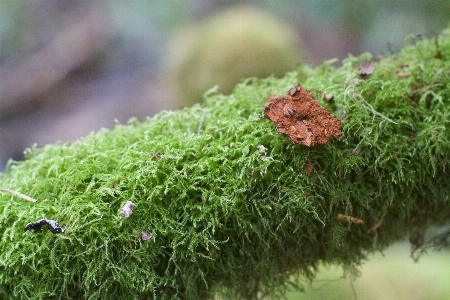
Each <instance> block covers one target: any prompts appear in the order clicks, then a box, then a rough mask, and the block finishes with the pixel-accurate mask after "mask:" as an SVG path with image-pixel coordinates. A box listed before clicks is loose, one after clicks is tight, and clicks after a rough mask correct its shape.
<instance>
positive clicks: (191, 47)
mask: <svg viewBox="0 0 450 300" xmlns="http://www.w3.org/2000/svg"><path fill="white" fill-rule="evenodd" d="M169 49H170V52H169V54H168V56H167V58H166V60H167V63H166V66H168V67H167V70H165V71H166V72H167V77H169V78H173V79H172V80H173V84H172V87H173V88H175V89H176V90H177V94H176V99H177V102H178V103H179V105H180V106H190V105H192V104H194V103H197V102H201V100H202V95H203V93H204V91H206V90H207V89H209V88H211V87H212V86H214V85H218V91H219V92H221V93H224V94H229V93H231V91H232V90H233V87H234V86H235V85H236V84H237V83H238V82H240V81H241V80H243V79H244V78H247V77H250V76H254V77H258V78H264V77H268V76H271V75H273V76H277V77H280V76H282V75H284V74H285V73H286V72H287V71H289V70H292V69H293V68H295V66H298V65H299V64H300V63H301V62H303V61H305V52H304V50H302V46H301V45H300V42H299V38H298V36H297V34H296V32H295V31H294V28H293V27H290V26H288V25H286V24H283V23H282V22H279V21H278V20H276V19H274V17H273V16H271V15H270V14H268V13H265V12H264V11H261V10H259V9H257V8H256V7H250V6H248V7H245V6H240V7H234V8H232V9H229V10H226V11H223V12H221V13H220V14H218V15H216V16H214V17H212V18H211V19H209V20H207V21H205V22H203V23H202V24H201V25H196V26H194V27H189V28H184V29H183V30H182V31H181V32H180V33H179V34H178V36H177V37H176V38H175V39H174V41H172V43H171V44H170V47H169Z"/></svg>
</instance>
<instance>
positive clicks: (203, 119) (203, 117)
mask: <svg viewBox="0 0 450 300" xmlns="http://www.w3.org/2000/svg"><path fill="white" fill-rule="evenodd" d="M204 121H205V112H203V114H202V117H201V118H200V123H199V124H198V128H197V134H196V135H199V134H200V130H201V129H202V126H203V122H204Z"/></svg>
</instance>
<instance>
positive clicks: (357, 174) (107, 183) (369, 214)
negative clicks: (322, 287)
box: [0, 30, 450, 299]
mask: <svg viewBox="0 0 450 300" xmlns="http://www.w3.org/2000/svg"><path fill="white" fill-rule="evenodd" d="M438 41H439V43H438V45H439V46H438V47H439V48H437V47H436V43H435V41H434V40H424V41H421V42H419V43H417V44H416V45H414V46H408V47H406V48H405V49H404V50H403V51H402V52H401V53H399V54H398V55H396V56H392V57H387V58H382V59H381V60H379V61H378V62H377V63H376V67H375V70H374V72H373V73H372V74H371V75H370V76H369V78H368V79H367V80H366V81H364V80H361V79H359V76H358V67H359V65H360V64H361V63H362V62H364V61H367V60H372V57H371V56H370V55H369V54H364V55H362V56H360V57H349V58H348V59H346V60H344V61H343V65H342V67H339V68H335V67H332V62H331V61H330V62H325V63H324V64H323V65H322V66H320V67H317V68H310V67H301V68H300V69H299V70H298V71H297V72H291V73H289V74H287V75H286V76H285V77H284V78H282V79H275V78H268V79H256V78H251V79H248V80H246V81H245V82H243V83H241V84H239V85H238V86H236V88H235V89H234V92H233V94H232V95H230V96H223V95H216V94H214V93H212V94H211V93H210V94H208V95H207V97H206V98H207V99H206V101H205V103H204V104H203V105H202V106H200V105H195V106H193V107H191V108H187V109H184V110H180V111H176V112H162V113H160V114H158V115H157V116H155V117H154V118H151V119H148V120H146V121H145V122H143V123H139V122H137V121H135V120H132V121H130V124H128V125H120V124H119V125H117V126H116V127H115V129H114V130H101V131H99V132H98V133H95V134H92V135H90V136H88V137H86V138H83V139H81V140H79V141H77V142H74V143H71V144H64V145H48V146H46V147H44V148H42V149H34V148H33V149H29V150H27V160H26V161H24V162H11V163H10V166H9V170H8V171H7V172H6V173H5V174H3V176H2V178H1V180H0V185H1V187H2V188H7V189H12V190H16V191H19V192H22V193H24V194H27V195H28V196H30V197H33V198H35V199H37V200H38V201H37V202H36V203H31V202H27V201H25V200H23V199H20V198H18V197H17V196H13V195H10V194H1V195H0V207H1V215H0V238H1V243H0V297H1V298H20V299H22V298H27V299H53V298H57V299H66V298H67V299H69V298H70V299H118V298H120V299H152V298H154V299H175V298H181V299H198V298H208V297H210V296H212V295H215V294H217V293H218V294H221V295H224V296H234V297H235V296H240V297H243V298H255V297H262V296H264V295H275V294H283V293H284V291H285V287H286V285H288V281H289V278H290V277H291V275H292V274H297V275H301V276H303V277H305V278H306V279H313V278H314V276H315V272H316V268H317V266H318V264H319V263H320V262H323V263H325V264H338V265H341V266H343V267H344V268H345V269H346V270H348V271H351V272H357V268H356V267H357V266H358V265H359V264H360V263H361V261H362V260H363V259H364V258H365V257H366V256H367V255H368V254H370V253H373V252H375V251H378V250H381V249H385V248H386V247H387V246H388V245H390V244H391V243H393V242H394V241H396V240H398V239H399V238H402V237H404V236H405V235H406V234H409V235H410V239H411V241H412V243H413V246H414V247H419V246H421V242H422V241H423V233H424V231H425V229H426V228H427V227H428V226H430V225H440V224H442V223H443V222H445V221H447V220H448V218H449V215H450V209H449V208H450V200H449V198H448V197H449V191H450V183H449V181H448V174H447V173H448V171H449V167H450V165H449V162H450V142H449V140H450V125H449V121H448V120H450V100H449V99H450V72H449V70H450V30H447V31H445V32H443V33H442V34H441V35H440V37H439V39H438ZM437 53H440V55H441V58H436V56H437V55H436V54H437ZM399 74H402V75H400V76H399ZM405 74H406V75H408V74H409V75H408V76H406V75H405ZM298 82H301V84H302V85H303V86H304V87H305V88H307V89H309V90H311V91H312V92H313V94H315V95H317V99H318V101H319V102H320V103H321V104H322V105H324V106H325V107H327V108H328V109H329V110H330V111H331V112H332V114H333V115H334V116H337V117H341V118H342V119H343V126H342V131H343V137H342V138H340V139H334V140H331V141H330V142H329V143H328V144H327V145H324V146H316V147H312V148H308V147H304V146H299V145H294V144H292V143H291V142H290V141H289V139H288V138H287V137H286V136H282V135H280V134H278V133H277V131H276V129H275V127H274V125H273V124H272V123H271V122H270V121H269V120H267V119H264V118H263V117H262V104H263V103H264V102H266V100H267V95H268V94H280V95H283V94H285V93H286V92H287V91H288V90H289V88H291V87H292V86H293V85H294V84H296V83H298ZM321 93H326V94H333V95H334V97H335V104H333V105H330V104H328V103H326V102H325V101H324V100H322V98H321V95H322V94H321ZM199 124H201V129H200V131H199V132H198V134H197V131H198V127H199ZM259 145H263V146H264V147H265V148H266V150H265V151H264V149H263V148H261V147H258V146H259ZM308 162H309V163H311V164H312V166H313V171H312V172H311V173H309V174H306V173H307V172H306V169H305V168H306V164H307V163H308ZM126 201H132V202H134V203H135V204H136V206H135V207H134V212H133V214H132V215H131V216H130V217H129V218H127V219H124V218H123V215H122V214H121V213H120V210H121V207H122V206H123V205H124V204H125V202H126ZM338 213H341V214H346V215H349V216H354V217H357V218H360V219H363V220H364V221H365V224H364V225H359V224H353V223H347V222H345V221H343V220H339V219H338V218H337V214H338ZM44 217H45V218H48V219H53V220H56V221H58V223H59V224H60V226H63V227H66V231H65V232H64V233H61V234H56V235H54V234H52V233H51V232H50V231H48V230H47V229H44V230H43V231H42V232H41V233H36V232H33V231H26V232H25V231H24V228H25V225H26V224H27V223H29V222H34V221H36V220H38V219H41V218H44ZM381 218H383V220H384V223H383V225H382V226H381V227H379V228H378V229H377V231H376V232H375V233H371V234H368V233H367V231H368V229H369V228H371V227H372V226H374V225H375V224H376V223H377V222H378V221H379V220H380V219H381ZM142 231H145V232H147V233H149V234H151V235H152V237H151V239H150V240H146V241H144V240H142V239H141V232H142ZM298 288H301V287H298Z"/></svg>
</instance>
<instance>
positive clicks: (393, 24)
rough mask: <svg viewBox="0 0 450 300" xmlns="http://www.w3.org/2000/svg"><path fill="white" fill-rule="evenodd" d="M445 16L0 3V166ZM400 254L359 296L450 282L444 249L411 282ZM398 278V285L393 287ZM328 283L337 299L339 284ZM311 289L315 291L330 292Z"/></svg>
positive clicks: (448, 10) (424, 11)
mask: <svg viewBox="0 0 450 300" xmlns="http://www.w3.org/2000/svg"><path fill="white" fill-rule="evenodd" d="M449 21H450V1H448V0H428V1H427V0H396V1H391V0H378V1H373V0H359V1H354V0H303V1H302V0H297V1H295V0H291V1H281V0H259V1H256V0H253V1H250V0H249V1H245V0H220V1H219V0H216V1H213V0H189V1H186V0H151V1H150V0H148V1H144V0H141V1H137V0H136V1H135V0H126V1H125V0H123V1H119V0H112V1H106V0H105V1H102V0H97V1H92V0H86V1H83V0H39V1H37V0H36V1H32V0H28V1H25V0H0V170H3V169H4V166H5V164H6V162H7V161H8V159H10V158H13V159H15V160H20V159H22V158H23V150H24V149H25V148H27V147H30V146H32V145H36V146H37V147H42V146H43V145H45V144H47V143H55V142H58V141H60V142H70V141H73V140H76V139H78V138H80V137H83V136H86V135H88V134H89V133H90V132H92V131H97V130H99V129H100V128H103V127H106V128H112V127H113V126H114V124H115V123H116V122H120V123H126V122H127V120H128V119H129V118H131V117H137V118H139V119H140V120H143V119H145V117H147V116H153V115H154V114H156V113H158V112H159V111H161V110H163V109H166V110H168V109H178V108H182V107H184V106H190V105H192V104H193V103H196V102H201V101H202V94H203V93H204V92H205V91H206V90H208V89H209V88H211V87H213V86H214V85H218V86H219V91H220V92H222V93H225V94H227V93H230V92H231V90H232V87H233V86H234V85H235V84H236V83H238V82H239V81H240V80H241V79H243V78H246V77H250V76H256V77H267V76H272V75H273V76H279V77H281V76H283V74H284V73H286V72H288V71H292V70H295V69H296V68H297V67H298V66H299V65H301V64H309V65H313V66H314V65H318V64H320V63H321V62H322V61H324V60H328V59H331V58H338V59H343V58H345V57H346V56H348V55H349V54H353V55H359V54H361V53H362V52H366V51H369V52H371V53H373V54H374V55H375V56H377V55H385V54H392V53H396V52H398V51H399V50H400V49H401V48H402V47H403V45H405V44H408V43H413V42H414V41H416V40H418V39H420V38H421V37H422V36H428V37H431V36H433V35H434V34H437V33H439V32H440V31H441V30H442V29H444V28H446V27H447V26H449ZM402 245H403V244H402ZM402 247H403V248H402ZM405 249H406V248H404V245H403V246H401V247H400V248H399V249H397V250H395V252H394V254H393V255H392V257H393V258H391V259H383V260H378V261H377V260H376V259H375V262H373V261H371V262H370V263H369V264H367V266H368V268H369V269H368V271H364V270H365V269H363V274H364V276H365V277H363V279H362V280H363V281H364V282H367V284H366V285H365V286H364V287H362V288H361V289H362V290H363V292H361V290H358V293H357V296H358V299H433V297H432V298H430V297H428V296H429V295H430V293H428V294H427V293H426V292H427V291H429V290H430V289H433V290H435V289H437V288H438V286H440V287H443V284H441V282H440V281H439V280H433V277H436V278H445V279H446V280H448V279H449V278H450V268H449V267H448V262H449V259H448V258H449V257H448V253H446V255H445V256H439V258H436V259H437V261H434V262H433V264H431V265H426V266H427V267H426V269H427V270H428V272H424V271H417V273H414V274H417V276H416V277H414V280H413V281H411V278H406V277H404V276H403V275H405V274H406V276H407V277H408V273H410V272H409V271H408V270H409V269H408V268H409V265H410V264H412V261H411V260H408V254H409V253H408V250H407V249H406V250H405ZM399 251H400V252H401V253H402V256H401V257H402V259H400V258H398V256H396V255H395V253H400V252H399ZM405 251H406V252H405ZM436 257H437V256H436ZM404 258H406V260H407V261H408V262H405V261H404ZM445 263H447V265H445ZM382 264H384V265H385V266H387V267H389V268H387V269H382V270H383V271H380V272H381V273H380V272H378V273H377V274H382V275H379V276H378V277H379V278H378V277H377V278H374V277H370V276H371V275H370V274H371V272H372V271H371V270H374V269H370V268H371V267H370V266H376V267H380V266H382ZM422 265H423V264H422ZM430 266H431V267H430ZM442 266H446V267H442ZM366 268H367V267H366ZM444 269H445V270H446V272H444ZM394 270H395V272H396V273H395V276H394V277H390V276H388V275H386V274H392V272H394ZM402 270H403V271H404V272H402ZM419 270H421V269H419ZM433 270H438V273H436V272H434V273H433ZM373 272H375V271H373ZM324 274H325V275H326V274H328V273H326V272H325V273H324ZM402 274H403V275H402ZM436 274H437V275H436ZM333 276H334V275H333ZM336 276H338V275H336ZM402 276H403V277H402ZM411 276H412V275H411ZM411 276H409V277H411ZM426 276H428V277H426ZM367 278H369V279H367ZM380 278H381V279H382V280H381V281H379V280H378V279H380ZM386 279H387V281H386ZM377 280H378V281H377ZM383 280H384V281H383ZM394 280H397V281H398V282H400V283H401V284H400V286H397V287H398V288H396V287H390V286H389V285H387V284H388V283H389V284H390V283H392V282H393V281H394ZM406 280H409V281H407V282H410V283H411V282H412V284H409V285H403V284H402V283H403V282H406ZM415 282H422V283H423V282H425V284H422V285H421V286H420V288H418V285H415V284H414V283H415ZM447 282H448V281H447ZM343 284H344V285H345V286H346V287H345V289H346V292H345V293H347V294H345V295H347V296H345V298H348V297H352V295H353V294H352V292H351V290H348V288H349V283H348V281H344V283H343ZM433 284H434V285H433ZM326 286H332V287H333V288H332V290H331V294H333V293H334V295H338V294H336V292H335V291H336V289H339V287H336V286H334V285H332V284H331V283H330V284H327V285H326ZM425 286H426V287H427V288H426V289H425ZM447 286H448V284H447ZM386 287H387V288H386ZM407 287H411V289H412V290H413V292H412V293H411V292H410V293H406V292H405V289H406V288H407ZM430 287H431V288H430ZM356 289H358V288H356ZM377 289H378V293H379V294H378V295H377ZM381 289H383V291H386V290H387V291H390V292H392V293H393V296H392V298H389V297H388V296H386V295H387V294H386V293H384V292H383V293H380V291H381ZM417 289H421V291H422V292H424V293H417V292H414V291H415V290H417ZM316 290H317V289H316V288H315V286H313V289H312V291H311V292H310V293H308V294H309V295H310V296H311V295H312V296H311V297H318V298H317V299H327V297H330V296H327V297H325V296H323V295H321V294H320V293H319V294H318V293H317V291H316ZM320 290H323V289H322V288H320ZM368 290H371V291H372V290H373V291H374V292H373V293H374V294H373V295H375V296H370V297H369V296H367V295H366V294H365V292H367V291H368ZM349 291H350V292H349ZM408 291H410V290H408ZM448 292H449V291H448V289H447V291H446V294H445V295H448ZM349 293H350V294H349ZM314 295H316V296H314ZM317 295H318V296H317ZM433 295H434V294H433ZM377 296H379V297H377ZM299 297H300V296H299V295H298V294H292V295H290V299H300V298H299ZM324 297H325V298H324ZM343 297H344V296H343ZM371 297H372V298H371ZM414 297H415V298H414ZM302 299H303V298H302ZM311 299H313V298H311ZM314 299H315V298H314ZM329 299H331V298H329ZM333 299H334V298H333ZM335 299H338V298H335ZM340 299H342V298H340ZM436 299H437V298H436ZM442 299H444V298H442Z"/></svg>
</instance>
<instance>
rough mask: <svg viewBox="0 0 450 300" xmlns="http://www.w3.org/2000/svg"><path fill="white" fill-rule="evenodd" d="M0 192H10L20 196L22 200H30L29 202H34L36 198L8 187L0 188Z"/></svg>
mask: <svg viewBox="0 0 450 300" xmlns="http://www.w3.org/2000/svg"><path fill="white" fill-rule="evenodd" d="M0 190H1V191H2V192H5V193H8V194H12V195H16V196H17V197H19V198H22V199H24V200H27V201H30V202H36V201H37V200H36V199H33V198H31V197H29V196H27V195H24V194H22V193H19V192H17V191H13V190H8V189H0Z"/></svg>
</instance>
